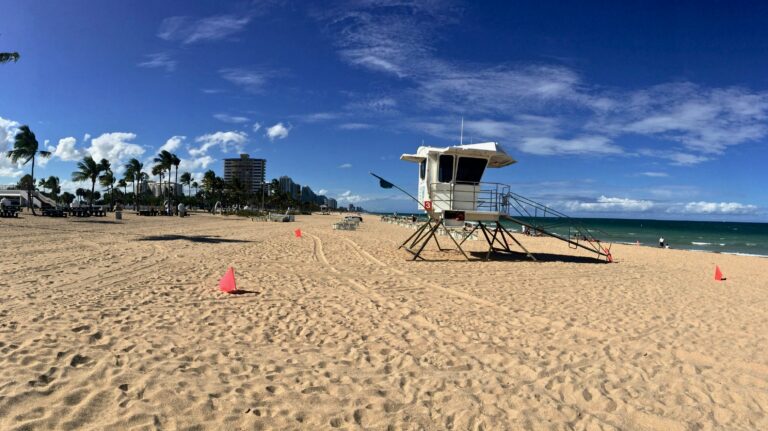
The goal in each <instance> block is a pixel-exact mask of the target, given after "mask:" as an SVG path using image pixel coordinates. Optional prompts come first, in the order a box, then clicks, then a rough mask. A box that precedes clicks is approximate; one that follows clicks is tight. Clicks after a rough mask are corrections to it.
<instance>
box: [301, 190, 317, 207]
mask: <svg viewBox="0 0 768 431" xmlns="http://www.w3.org/2000/svg"><path fill="white" fill-rule="evenodd" d="M316 198H317V195H316V194H315V192H313V191H312V188H311V187H309V186H304V187H302V188H301V202H311V203H314V202H315V200H316Z"/></svg>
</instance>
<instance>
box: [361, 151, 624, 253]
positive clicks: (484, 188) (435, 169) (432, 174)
mask: <svg viewBox="0 0 768 431" xmlns="http://www.w3.org/2000/svg"><path fill="white" fill-rule="evenodd" d="M400 159H401V160H405V161H409V162H414V163H418V165H419V168H418V176H419V188H418V194H417V198H414V199H416V200H417V201H418V204H419V208H420V209H421V210H423V211H425V212H426V213H427V214H428V215H429V217H428V219H427V222H426V223H424V224H423V225H422V226H421V227H419V228H418V229H417V230H416V232H415V233H414V234H413V235H411V236H410V237H409V238H408V239H406V240H405V242H403V244H402V245H401V246H400V247H401V248H405V249H406V250H408V251H409V252H410V253H411V254H413V259H414V260H416V259H417V258H421V259H423V258H422V257H421V252H422V251H423V250H424V247H425V246H426V245H427V243H428V242H429V241H430V240H431V239H434V241H435V242H436V243H437V246H438V248H439V249H440V250H441V251H444V250H447V249H444V248H442V247H441V246H440V243H439V242H437V237H436V233H437V232H438V230H439V229H441V228H442V229H446V230H450V229H456V228H462V229H465V228H466V227H467V222H472V223H471V226H472V228H471V230H470V231H469V232H468V233H466V234H465V235H464V238H463V239H462V240H461V242H458V241H456V239H455V238H454V237H453V236H452V235H448V236H449V238H450V239H451V240H452V241H453V242H454V244H455V245H456V247H457V249H458V250H459V251H460V252H461V253H462V254H463V255H464V257H466V258H467V259H469V257H468V256H467V254H466V253H464V250H463V249H462V248H461V245H462V244H463V243H464V241H466V239H467V238H469V237H470V236H471V234H472V233H474V232H475V231H476V230H478V229H479V230H480V231H481V232H482V234H483V237H484V238H485V240H486V241H487V242H488V245H489V249H488V252H487V254H486V260H487V259H488V258H489V257H490V255H491V253H493V252H502V253H513V251H512V249H511V248H510V243H509V242H508V241H507V238H509V239H510V240H511V241H512V242H514V243H515V244H517V245H518V246H519V247H520V248H521V249H522V250H523V252H524V253H525V255H526V256H528V257H529V258H531V259H533V260H536V258H535V257H534V255H533V254H532V253H530V252H529V251H528V250H527V249H526V248H525V247H524V246H523V245H522V244H521V243H520V241H518V240H517V239H516V238H515V237H514V236H513V235H512V233H511V232H510V231H509V230H508V229H507V228H506V227H505V226H504V225H503V224H502V223H501V221H502V220H505V221H509V222H513V223H517V224H519V225H521V227H522V230H523V232H529V233H534V234H536V235H546V236H550V237H553V238H556V239H559V240H562V241H565V242H567V243H568V244H569V246H571V247H572V248H578V247H580V248H583V249H586V250H589V251H592V252H595V253H597V255H598V257H604V258H606V260H608V261H610V260H611V255H610V251H609V250H610V249H609V248H605V247H604V246H603V245H602V244H601V243H600V241H598V240H597V239H595V238H593V237H592V235H591V233H590V231H589V230H588V229H585V228H583V227H581V226H580V225H579V224H578V223H577V222H576V221H575V220H573V219H571V218H569V217H568V216H566V215H565V214H562V213H560V212H558V211H557V210H554V209H552V208H549V207H547V206H544V205H542V204H540V203H538V202H535V201H533V200H531V199H528V198H525V197H523V196H520V195H518V194H515V193H513V192H512V191H511V190H510V186H508V185H505V184H499V183H488V182H483V181H482V179H483V174H484V173H485V170H486V169H489V168H491V169H493V168H503V167H505V166H509V165H512V164H514V163H516V160H515V159H513V158H512V157H511V156H510V155H509V154H507V153H506V152H505V151H504V150H503V149H502V148H501V146H500V145H499V144H498V143H496V142H483V143H478V144H469V145H457V146H453V147H427V146H421V147H419V148H418V150H417V151H416V154H403V155H402V156H401V157H400ZM373 175H374V176H376V177H377V178H379V179H380V180H381V181H382V183H381V185H382V186H387V187H392V186H394V185H393V184H391V183H389V182H388V181H386V180H384V179H383V178H381V177H379V176H378V175H375V174H373ZM398 189H400V188H399V187H398ZM400 190H402V189H400ZM402 191H403V192H405V191H404V190H402ZM405 193H406V194H407V192H405ZM411 197H413V196H411ZM513 212H514V214H513ZM556 227H557V228H562V227H567V229H568V234H567V236H566V235H563V234H559V233H556V232H555V231H554V230H553V229H554V228H556ZM409 243H410V245H408V244H409Z"/></svg>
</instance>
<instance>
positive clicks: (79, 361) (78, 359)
mask: <svg viewBox="0 0 768 431" xmlns="http://www.w3.org/2000/svg"><path fill="white" fill-rule="evenodd" d="M86 363H88V357H87V356H83V355H80V354H75V356H73V357H72V360H71V361H69V366H70V367H74V368H77V367H79V366H80V365H83V364H86Z"/></svg>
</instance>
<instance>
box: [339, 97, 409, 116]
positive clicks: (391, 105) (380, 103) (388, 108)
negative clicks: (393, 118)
mask: <svg viewBox="0 0 768 431" xmlns="http://www.w3.org/2000/svg"><path fill="white" fill-rule="evenodd" d="M346 108H347V110H350V111H355V112H357V113H359V112H360V111H366V112H371V113H393V112H397V100H395V99H394V98H393V97H391V96H386V97H374V98H365V99H362V100H357V101H354V102H350V103H348V104H347V105H346Z"/></svg>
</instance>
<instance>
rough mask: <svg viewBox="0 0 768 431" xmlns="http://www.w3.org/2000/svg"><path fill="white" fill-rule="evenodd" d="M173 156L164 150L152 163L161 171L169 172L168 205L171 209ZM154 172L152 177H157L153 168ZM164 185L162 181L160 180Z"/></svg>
mask: <svg viewBox="0 0 768 431" xmlns="http://www.w3.org/2000/svg"><path fill="white" fill-rule="evenodd" d="M173 157H174V156H173V154H171V152H170V151H167V150H163V151H160V153H158V154H157V157H155V158H154V159H153V160H152V161H153V162H155V167H159V168H160V169H162V170H164V171H168V205H169V209H170V206H171V205H172V203H171V196H170V192H171V169H172V168H173ZM152 169H153V172H152V175H156V174H155V173H154V167H153V168H152ZM160 181H161V183H162V179H161V180H160ZM160 190H162V184H160Z"/></svg>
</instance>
